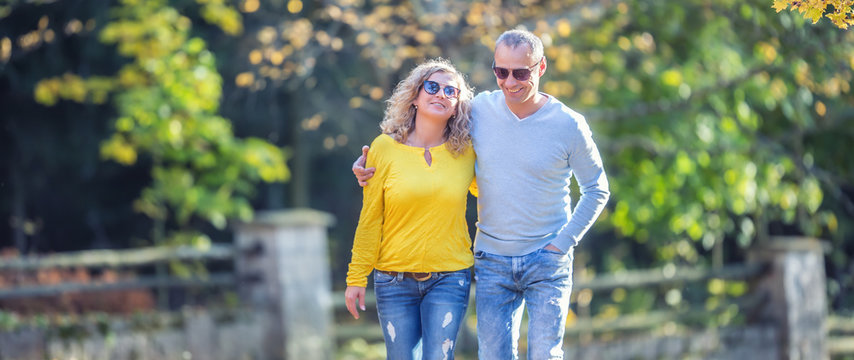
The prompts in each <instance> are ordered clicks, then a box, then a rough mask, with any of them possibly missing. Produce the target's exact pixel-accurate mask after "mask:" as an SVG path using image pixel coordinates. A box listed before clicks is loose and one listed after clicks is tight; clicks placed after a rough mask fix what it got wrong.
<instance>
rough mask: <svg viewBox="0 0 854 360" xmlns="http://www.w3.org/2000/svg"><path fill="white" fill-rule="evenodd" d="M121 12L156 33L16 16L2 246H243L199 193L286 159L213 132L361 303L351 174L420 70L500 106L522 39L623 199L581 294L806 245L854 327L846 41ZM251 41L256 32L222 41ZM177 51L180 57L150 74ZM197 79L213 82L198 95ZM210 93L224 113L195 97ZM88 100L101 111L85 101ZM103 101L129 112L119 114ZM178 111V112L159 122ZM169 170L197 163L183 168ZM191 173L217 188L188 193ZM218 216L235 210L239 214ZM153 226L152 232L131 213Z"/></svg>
mask: <svg viewBox="0 0 854 360" xmlns="http://www.w3.org/2000/svg"><path fill="white" fill-rule="evenodd" d="M110 6H113V7H118V8H119V9H121V8H126V9H128V8H132V7H134V6H136V7H139V8H140V9H149V10H145V11H149V12H145V14H152V15H145V16H142V15H140V14H142V13H143V12H142V11H143V10H133V11H131V12H125V13H124V15H123V13H122V12H121V11H118V12H116V13H114V14H113V13H112V12H111V11H110V10H108V6H107V5H105V4H101V3H98V4H89V3H86V4H83V3H81V4H77V3H72V2H45V3H40V2H26V3H25V2H20V1H6V2H5V4H4V5H2V10H0V14H2V15H4V17H3V18H2V19H0V95H2V96H0V104H2V108H3V109H4V111H3V114H2V123H3V127H2V128H0V129H2V130H0V131H2V133H0V149H2V150H0V151H2V153H3V154H4V156H3V159H2V161H3V166H2V167H0V177H2V178H0V191H2V193H0V196H2V198H0V215H2V217H3V218H4V219H9V221H8V222H4V223H2V224H0V226H2V227H3V230H2V231H3V232H2V233H3V234H11V235H12V236H11V237H10V238H9V239H8V240H3V238H0V246H13V245H14V244H15V242H16V240H18V239H20V242H21V243H24V244H27V248H30V249H34V250H40V251H44V250H66V249H74V248H87V247H97V246H114V247H123V246H130V245H133V243H134V242H133V241H131V240H129V239H135V238H136V239H150V237H151V234H152V233H151V229H152V228H156V226H157V221H158V220H157V219H161V217H158V216H159V214H164V213H165V212H164V211H167V210H166V209H169V210H168V213H169V214H171V215H172V216H174V217H170V218H169V219H171V220H169V221H167V222H166V223H165V226H168V227H169V228H170V229H171V228H180V225H185V226H186V227H187V229H189V230H191V231H197V232H198V233H200V234H208V235H207V236H210V237H212V238H213V239H214V241H220V240H223V241H224V240H227V239H228V238H229V235H228V233H227V232H223V231H222V230H218V229H217V226H218V224H220V225H221V224H222V222H221V221H220V220H215V219H214V218H217V219H221V218H222V217H225V218H232V217H235V216H237V217H239V216H238V215H240V214H241V211H237V210H233V209H232V210H228V209H229V208H228V207H227V206H225V207H224V209H226V210H217V211H219V212H220V215H221V216H220V215H212V214H209V213H205V211H209V210H210V209H211V206H213V205H205V206H201V205H200V203H198V202H195V203H193V202H192V201H191V200H190V198H191V197H192V196H196V195H191V191H188V189H190V187H189V186H193V187H195V186H202V185H204V186H210V187H205V188H204V189H220V188H222V187H229V186H237V187H239V188H240V189H243V188H242V187H240V185H238V183H239V182H236V181H234V180H232V178H228V177H225V175H224V174H226V173H228V172H227V171H226V172H221V171H224V170H223V169H225V168H228V167H229V166H231V165H229V164H240V163H241V161H243V162H242V164H244V165H247V166H248V167H241V166H239V165H233V166H237V167H238V168H240V169H242V170H240V171H238V172H239V173H240V174H244V175H245V176H246V177H245V178H242V179H247V181H249V182H255V181H257V180H259V179H260V180H270V179H269V178H264V175H263V173H262V172H259V171H253V170H251V166H250V165H252V164H253V163H251V162H248V163H247V162H246V161H245V160H246V159H245V158H241V157H239V156H236V157H235V158H231V157H229V154H235V153H238V152H239V151H244V150H245V151H250V150H246V148H247V147H249V148H251V147H252V146H254V145H251V144H253V143H254V144H258V146H259V147H260V148H261V149H268V150H269V151H270V152H269V153H270V154H273V153H274V152H273V151H272V149H271V148H270V147H269V146H270V145H267V144H263V146H261V145H262V144H261V143H260V141H257V142H256V141H254V140H240V141H238V140H234V141H233V142H232V143H234V144H238V143H239V144H243V145H235V147H234V148H231V147H225V146H220V145H219V144H222V143H221V142H218V141H220V140H213V139H211V138H210V137H209V136H210V135H205V134H204V133H203V129H204V128H206V127H208V126H210V127H214V128H215V129H221V130H222V131H223V133H225V134H228V133H230V132H231V131H232V130H231V129H233V134H234V136H235V137H236V138H237V139H246V138H248V137H253V136H255V137H260V138H263V139H265V141H266V142H268V143H269V144H272V146H274V147H276V148H283V149H286V151H285V153H287V154H288V165H289V168H290V170H291V174H292V177H291V178H290V181H289V182H288V183H287V184H283V183H269V184H267V183H261V184H259V185H258V187H257V189H258V191H257V192H256V193H255V194H256V196H255V197H250V195H249V194H250V192H242V191H239V189H237V188H235V189H234V191H235V192H234V194H233V195H234V196H236V197H237V198H239V199H245V200H243V201H245V202H244V203H243V204H245V205H246V206H244V205H240V204H230V205H229V206H237V207H239V208H246V207H248V205H251V207H253V208H255V209H276V208H283V207H295V206H309V207H312V208H316V209H321V210H325V211H329V212H331V213H333V214H335V215H336V217H337V218H338V226H336V227H335V228H333V229H332V231H331V239H332V245H331V246H332V254H331V256H332V264H333V274H334V276H335V279H334V280H335V284H337V285H342V284H343V277H344V274H345V272H346V264H347V262H348V261H349V250H350V245H351V241H352V233H353V231H354V229H355V224H356V221H357V220H358V211H359V208H360V205H361V204H360V200H361V196H360V192H361V191H360V189H359V188H358V186H357V185H356V183H355V181H354V179H353V177H352V174H351V172H350V165H351V163H352V162H353V160H354V159H355V157H356V156H357V155H358V153H359V148H360V147H361V146H362V145H363V144H368V143H369V142H370V140H371V139H372V138H373V137H374V136H376V134H377V133H378V131H379V129H378V123H379V121H380V120H381V118H382V112H383V108H384V103H383V101H384V100H385V99H386V98H387V97H388V95H389V93H390V92H391V90H392V88H393V86H394V84H396V82H397V81H399V79H400V78H401V77H402V76H404V75H405V74H406V73H407V72H408V71H409V69H410V68H411V67H412V66H414V65H415V64H416V63H418V62H420V61H422V60H423V59H425V58H430V57H436V56H443V57H447V58H449V59H451V60H452V61H454V63H455V64H456V65H457V66H458V67H459V68H460V69H461V70H462V71H463V72H465V73H467V74H469V79H470V81H471V82H472V83H473V84H474V85H475V87H476V88H477V89H478V90H491V89H495V88H496V85H495V82H494V77H493V75H492V73H491V70H490V68H489V65H490V63H491V61H492V47H493V46H494V40H495V39H496V38H497V36H498V35H499V34H500V33H501V32H503V31H504V30H507V29H509V28H512V27H515V26H524V27H525V28H527V29H529V30H531V31H534V32H535V33H536V34H538V35H540V36H541V37H542V38H543V40H544V42H545V43H546V45H547V52H546V57H547V60H548V70H547V72H546V75H545V78H544V81H543V87H542V90H543V91H545V92H548V93H550V94H552V95H554V96H556V97H558V98H559V99H561V100H562V101H563V102H564V103H566V104H567V105H569V106H570V107H573V108H575V109H576V110H579V111H580V112H581V113H583V114H585V115H586V116H587V118H588V121H589V122H590V124H591V127H592V128H593V131H594V136H595V137H596V139H597V142H598V144H599V146H600V150H601V151H602V154H603V158H604V160H605V165H606V168H607V170H608V172H609V177H610V180H611V185H612V194H613V195H612V200H611V202H610V204H609V205H608V209H607V210H606V212H605V213H604V214H603V216H602V218H601V219H600V221H599V223H598V225H597V226H596V227H594V230H593V231H592V232H591V234H589V235H588V236H587V237H586V238H585V240H584V241H583V242H582V244H581V246H580V249H579V250H580V253H579V255H578V256H577V262H578V263H579V266H581V267H583V269H582V271H581V272H579V273H578V276H587V275H590V274H591V273H603V272H611V271H617V270H620V269H626V268H648V267H655V266H667V265H715V264H718V265H719V264H723V263H728V262H732V261H740V260H742V259H743V257H744V249H745V248H746V247H748V246H750V245H751V244H753V243H755V242H762V241H771V240H770V239H771V237H772V236H780V235H795V236H801V235H806V236H815V237H819V238H822V239H825V240H828V241H829V242H830V244H831V247H832V249H833V250H832V252H831V253H830V254H829V257H828V262H827V269H828V276H829V281H830V283H829V284H828V291H829V292H830V295H831V298H830V299H831V301H832V302H833V306H834V307H835V308H845V307H850V306H851V305H854V304H853V303H854V299H851V298H850V297H846V296H845V294H848V293H851V292H852V290H854V265H851V264H852V263H854V262H852V261H851V256H852V254H854V242H852V232H854V216H852V215H854V200H852V198H854V187H852V183H854V160H852V159H851V157H850V156H848V152H850V150H849V148H850V145H849V144H851V143H852V140H854V129H852V127H851V126H850V121H849V119H851V118H854V111H852V109H854V106H852V105H854V104H852V102H853V101H854V96H852V94H851V89H850V86H851V81H852V68H854V48H852V46H854V45H852V44H854V39H852V36H854V35H852V34H851V33H850V32H845V31H841V30H839V29H838V28H836V27H834V26H833V25H832V24H828V23H819V24H816V25H812V24H809V23H807V22H806V21H805V19H804V18H802V17H801V16H799V15H798V14H796V13H790V12H781V13H779V14H778V13H776V12H775V11H774V9H773V8H771V7H770V6H769V3H768V1H767V0H747V1H734V0H716V1H708V0H685V1H653V0H631V1H616V0H600V1H594V0H573V1H549V0H542V1H536V0H524V1H518V2H510V3H507V2H496V1H471V2H456V1H441V0H433V1H391V0H380V1H371V2H367V1H363V0H329V1H324V2H303V1H300V0H270V1H263V2H261V1H257V0H239V1H235V2H225V3H223V2H215V1H201V0H199V1H170V2H168V3H166V2H163V3H155V4H153V5H143V3H142V2H140V3H136V2H122V3H118V4H116V3H113V4H110ZM232 6H233V9H236V10H237V11H238V12H239V13H237V12H231V11H230V10H228V9H232ZM133 9H136V8H133ZM170 9H171V10H170ZM137 12H139V13H137ZM111 14H112V15H111ZM154 14H161V15H159V16H164V18H162V19H161V18H159V17H158V15H154ZM212 14H213V15H212ZM215 14H220V15H215ZM229 14H230V15H229ZM234 14H239V16H234ZM170 17H171V18H170ZM167 18H168V19H174V20H175V21H167V20H165V19H167ZM181 19H186V20H181ZM216 19H221V20H216ZM224 19H236V20H224ZM234 23H242V27H240V26H235V25H224V24H234ZM130 24H137V25H135V26H139V28H147V29H149V30H150V31H151V32H149V33H144V32H142V30H137V27H128V26H129V25H130ZM182 24H184V25H182ZM190 24H192V26H190ZM229 26H231V27H229ZM239 29H242V32H241V31H240V30H239ZM137 31H139V32H137ZM111 33H112V34H113V35H112V36H110V35H108V34H111ZM142 34H147V35H142ZM181 34H184V35H181ZM99 36H100V38H99ZM135 36H140V37H136V38H135ZM125 37H131V38H130V39H129V40H128V41H129V42H130V43H131V44H133V43H134V42H136V41H139V44H148V45H146V46H143V47H140V48H139V49H138V50H142V52H143V53H133V52H126V51H128V50H127V49H126V45H125V42H124V41H125V40H124V39H125ZM120 38H121V39H123V40H122V41H119V39H120ZM135 39H136V40H135ZM155 39H156V40H155ZM169 39H173V40H169ZM102 41H103V42H102ZM172 41H174V42H172ZM104 42H106V44H105V43H104ZM152 42H153V43H152ZM131 46H132V45H131ZM159 48H168V49H169V50H168V51H164V52H163V53H161V54H158V55H153V54H150V53H147V52H148V51H150V50H153V49H159ZM148 56H150V58H147V57H148ZM145 59H148V60H145ZM158 67H160V69H161V70H158ZM163 69H168V71H166V73H160V72H158V71H163ZM191 69H192V70H191ZM195 69H204V70H198V72H202V73H203V74H205V75H206V76H202V77H201V78H195V79H193V77H194V76H198V72H197V71H196V70H195ZM65 74H69V75H65ZM70 74H74V75H70ZM123 74H124V75H125V77H124V78H123V76H122V75H123ZM170 74H171V75H170ZM218 74H221V78H222V79H223V81H222V82H221V84H220V83H219V81H218V80H216V79H219V76H220V75H218ZM170 77H172V78H171V80H170ZM123 79H124V80H123ZM123 81H125V82H124V83H123ZM170 81H171V82H170ZM52 82H57V83H62V84H66V86H59V87H57V88H49V89H52V90H51V92H48V93H49V94H52V95H53V96H54V97H55V99H56V103H55V104H54V105H53V106H51V107H47V106H44V105H41V104H39V103H36V102H35V100H34V99H39V100H42V101H43V103H45V102H44V99H43V98H42V97H44V98H47V97H46V96H45V95H40V94H42V93H45V90H42V91H41V92H40V91H39V86H42V87H45V86H52V85H50V84H52ZM38 84H41V85H38ZM74 84H77V85H74ZM169 84H172V85H169ZM200 84H210V85H209V86H211V87H212V88H214V90H213V92H204V91H201V90H198V88H196V86H201V85H200ZM72 85H74V86H79V87H82V88H84V89H86V90H84V91H83V92H82V93H83V95H80V94H77V93H75V92H73V91H72V92H71V94H70V95H69V94H65V95H64V94H63V91H68V90H67V89H69V87H70V86H72ZM188 89H192V90H188ZM220 89H221V93H219V90H220ZM102 93H103V94H110V95H109V96H107V95H103V96H105V97H104V98H103V101H101V100H100V99H102V98H101V97H100V96H101V95H100V94H102ZM75 94H76V95H75ZM133 94H136V95H133ZM75 96H77V98H75ZM81 96H82V98H81ZM107 98H109V99H112V100H113V101H112V102H109V101H106V99H107ZM214 99H218V100H219V102H218V104H213V103H212V102H216V101H214ZM99 101H100V102H99ZM194 103H196V105H193V104H194ZM161 104H167V106H168V107H169V110H168V111H163V112H161V107H160V105H161ZM217 106H218V107H217ZM191 107H195V108H194V109H196V110H192V109H190V108H191ZM194 111H195V112H194ZM217 111H219V113H220V115H221V116H222V117H219V116H218V115H216V113H217ZM145 118H151V119H152V120H151V121H152V124H155V123H156V124H159V125H162V127H157V129H160V132H157V131H155V130H154V128H151V129H148V128H143V127H142V126H140V124H141V121H147V120H142V119H145ZM123 119H130V120H123ZM175 119H178V123H180V124H181V127H180V129H179V130H178V133H179V134H181V136H180V137H179V138H180V139H181V140H180V141H179V142H178V143H180V144H178V145H176V144H177V143H176V142H175V137H174V136H175V133H173V131H174V126H170V125H171V124H174V123H175V122H174V120H175ZM202 119H206V120H204V123H202ZM224 119H230V122H231V124H230V125H228V123H227V122H224V121H225V120H224ZM184 121H188V122H187V123H184ZM224 129H228V130H224ZM223 133H220V134H223ZM226 137H228V136H227V135H226ZM152 138H153V139H155V140H156V141H153V140H152V142H146V141H148V140H146V139H152ZM199 142H201V143H204V144H217V145H205V146H199V145H197V144H198V143H199ZM226 143H229V141H226ZM100 144H103V145H100ZM165 147H174V148H175V149H180V150H177V151H176V153H174V154H171V155H166V153H165V152H164V150H163V149H164V148H165ZM129 148H130V149H133V152H134V153H136V154H145V156H142V155H138V157H137V159H136V161H135V162H129V161H125V162H124V163H125V164H128V165H129V166H117V165H116V163H115V162H104V161H101V160H100V159H99V157H98V154H99V153H103V154H104V155H105V156H106V157H107V158H109V159H115V160H119V161H121V159H127V157H122V156H128V155H127V154H128V152H127V149H129ZM214 148H216V149H219V150H218V151H217V152H214V151H210V150H208V149H214ZM225 149H232V150H225ZM241 149H242V150H241ZM231 151H234V152H231ZM259 151H260V150H259ZM250 152H251V151H250ZM123 154H124V155H123ZM209 155H210V156H209ZM262 159H268V160H269V159H275V157H274V156H271V157H262ZM158 161H159V162H158ZM211 161H213V163H211ZM256 165H257V164H256ZM210 166H212V168H209V167H210ZM156 168H160V169H162V170H163V171H161V172H157V171H153V169H156ZM258 168H260V167H258ZM191 170H192V171H199V173H198V174H216V175H212V177H213V179H208V180H206V181H203V182H200V183H196V182H195V181H202V180H201V179H202V178H201V177H196V175H194V176H193V177H192V179H195V180H194V181H191V182H182V181H184V180H181V179H186V174H187V173H188V172H189V171H191ZM244 170H245V172H241V171H244ZM274 172H275V173H277V174H280V175H281V174H282V172H281V171H277V172H276V171H274ZM193 174H196V173H193ZM253 174H254V175H253ZM285 174H287V173H285ZM276 179H280V178H276ZM208 181H209V182H208ZM143 189H148V190H143ZM179 189H180V190H179ZM574 189H576V190H575V191H577V188H575V187H574ZM199 191H201V190H199ZM204 193H205V194H217V192H216V191H213V190H211V191H210V192H208V190H204ZM199 195H201V194H199ZM211 196H213V197H212V198H211V200H210V201H213V202H214V204H218V203H219V202H218V201H220V200H221V198H217V197H216V196H214V195H211ZM134 199H139V200H136V201H134ZM134 203H135V204H136V205H137V206H136V208H137V209H139V210H146V209H149V210H146V211H145V214H147V215H149V216H150V217H145V216H140V215H137V214H136V213H133V212H132V209H133V205H132V204H134ZM237 203H240V201H238V202H237ZM469 204H470V205H469V218H470V220H471V223H470V228H471V230H473V229H474V219H475V206H474V202H473V200H472V201H470V203H469ZM217 206H218V205H217ZM214 208H215V206H214ZM182 209H183V210H182ZM182 211H183V212H182ZM181 214H184V215H181ZM186 214H190V215H186ZM182 216H183V217H182ZM182 219H183V220H182ZM192 219H196V220H192ZM4 236H5V235H4ZM99 239H100V240H99ZM713 285H714V286H713ZM731 285H732V287H734V288H736V289H735V290H733V289H727V288H726V287H722V286H723V285H722V284H719V283H715V284H710V285H709V287H710V289H711V290H710V292H713V293H726V292H727V291H730V290H731V291H736V292H737V288H739V287H740V286H741V285H739V284H731ZM614 298H615V299H621V300H620V302H622V303H629V302H631V303H633V305H626V306H627V307H638V306H645V305H644V304H646V303H648V300H645V298H643V296H640V297H635V295H633V294H628V295H626V294H623V295H622V296H615V297H614ZM638 304H640V305H638Z"/></svg>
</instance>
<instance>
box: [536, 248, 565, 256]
mask: <svg viewBox="0 0 854 360" xmlns="http://www.w3.org/2000/svg"><path fill="white" fill-rule="evenodd" d="M540 250H541V251H542V252H544V253H546V254H552V255H560V256H564V255H566V253H564V252H560V251H554V250H549V249H546V248H542V249H540Z"/></svg>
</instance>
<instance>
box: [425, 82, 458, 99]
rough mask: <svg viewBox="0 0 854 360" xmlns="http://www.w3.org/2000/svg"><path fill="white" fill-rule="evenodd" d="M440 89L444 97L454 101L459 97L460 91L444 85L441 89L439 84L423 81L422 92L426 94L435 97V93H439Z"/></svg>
mask: <svg viewBox="0 0 854 360" xmlns="http://www.w3.org/2000/svg"><path fill="white" fill-rule="evenodd" d="M440 89H442V91H444V92H445V96H447V97H449V98H452V99H456V98H457V97H459V96H460V89H457V88H455V87H453V86H451V85H445V86H444V87H442V86H441V85H439V83H437V82H435V81H433V80H424V91H426V92H427V93H428V94H430V95H436V93H437V92H439V90H440Z"/></svg>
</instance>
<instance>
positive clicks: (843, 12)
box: [772, 0, 854, 29]
mask: <svg viewBox="0 0 854 360" xmlns="http://www.w3.org/2000/svg"><path fill="white" fill-rule="evenodd" d="M772 7H773V8H774V10H776V11H777V12H780V11H783V10H786V9H790V10H791V11H795V10H797V11H798V12H799V13H801V14H803V15H804V18H805V19H809V20H812V23H813V24H815V23H817V22H818V21H819V20H820V19H821V17H822V16H825V17H827V18H828V19H830V21H831V22H833V25H836V26H837V27H839V28H840V29H848V27H849V26H851V25H854V9H852V7H854V0H774V5H772ZM829 7H830V8H832V11H828V8H829Z"/></svg>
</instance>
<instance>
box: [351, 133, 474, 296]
mask: <svg viewBox="0 0 854 360" xmlns="http://www.w3.org/2000/svg"><path fill="white" fill-rule="evenodd" d="M430 153H431V155H432V158H433V162H432V165H427V161H426V160H425V159H424V149H423V148H420V147H413V146H408V145H404V144H401V143H398V142H397V141H395V140H394V139H393V138H392V137H390V136H388V135H385V134H382V135H380V136H378V137H377V138H376V139H374V141H373V143H371V150H370V151H369V152H368V159H367V166H366V167H376V169H377V170H376V172H375V173H374V177H373V178H371V179H370V180H368V185H367V186H365V187H364V189H363V195H362V213H361V215H360V216H359V225H358V227H357V228H356V235H355V238H354V240H353V257H352V259H351V261H350V268H349V270H348V271H347V286H362V287H364V286H366V285H367V278H366V277H367V276H368V274H370V273H371V270H373V269H378V270H385V271H412V272H434V271H456V270H461V269H465V268H468V267H471V266H472V265H473V264H474V258H473V256H472V252H471V238H470V237H469V231H468V225H467V224H466V200H467V199H466V193H467V192H468V191H469V185H470V184H471V183H472V180H473V179H474V161H475V154H474V151H473V150H472V148H471V146H469V147H468V148H467V149H466V151H465V152H464V153H463V154H461V155H458V156H457V157H453V155H452V154H451V152H450V151H448V149H447V148H445V146H444V145H440V146H437V147H434V148H431V149H430Z"/></svg>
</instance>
